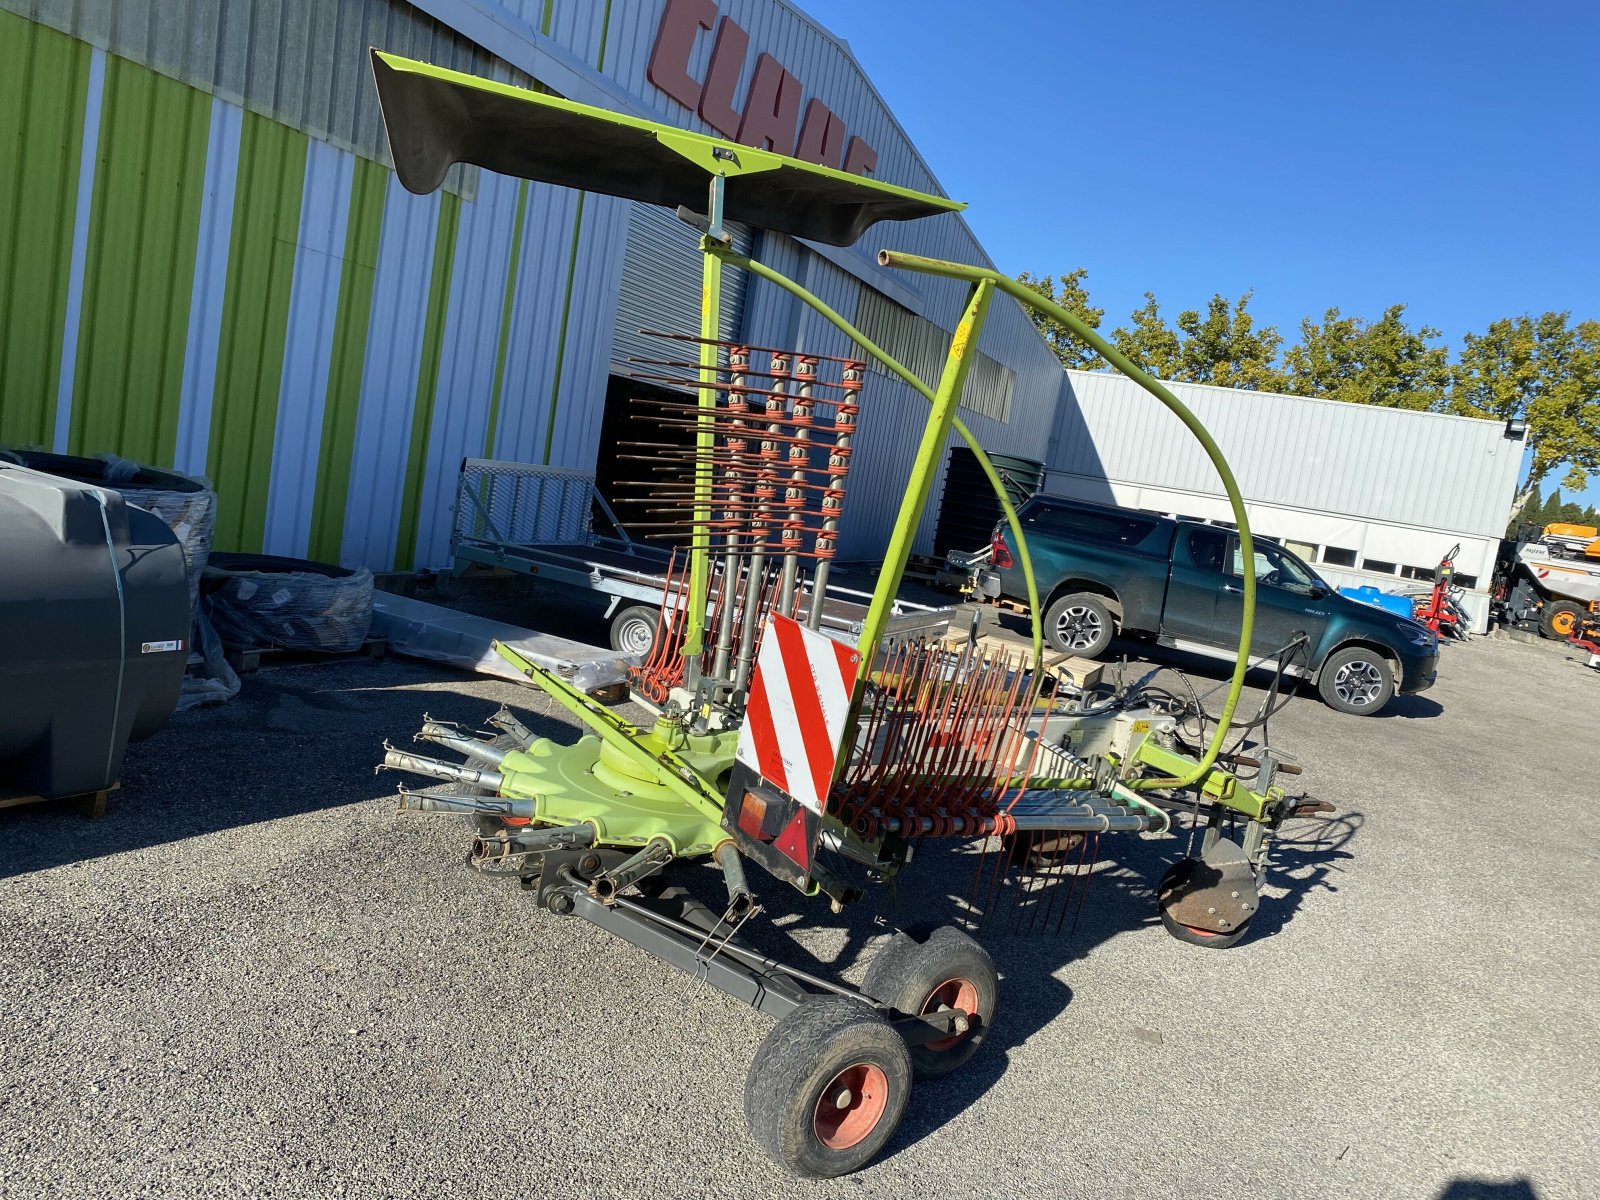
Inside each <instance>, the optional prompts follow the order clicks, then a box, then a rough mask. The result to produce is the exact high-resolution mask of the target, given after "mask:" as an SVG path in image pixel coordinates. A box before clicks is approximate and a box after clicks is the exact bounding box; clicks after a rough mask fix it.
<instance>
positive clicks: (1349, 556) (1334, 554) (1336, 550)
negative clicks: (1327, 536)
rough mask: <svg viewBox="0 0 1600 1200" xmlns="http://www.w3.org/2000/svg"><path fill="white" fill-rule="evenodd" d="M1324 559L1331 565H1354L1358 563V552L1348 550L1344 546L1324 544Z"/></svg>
mask: <svg viewBox="0 0 1600 1200" xmlns="http://www.w3.org/2000/svg"><path fill="white" fill-rule="evenodd" d="M1322 561H1323V562H1325V563H1327V564H1328V565H1329V566H1330V567H1353V566H1355V565H1356V552H1355V551H1354V550H1346V549H1345V548H1344V547H1343V546H1324V547H1323V548H1322Z"/></svg>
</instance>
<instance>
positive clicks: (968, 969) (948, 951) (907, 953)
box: [861, 925, 1000, 1079]
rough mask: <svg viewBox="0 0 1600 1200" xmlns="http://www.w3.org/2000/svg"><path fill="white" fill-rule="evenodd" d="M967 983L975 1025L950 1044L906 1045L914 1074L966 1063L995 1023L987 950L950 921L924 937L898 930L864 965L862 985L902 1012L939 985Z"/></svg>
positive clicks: (925, 1001) (994, 975) (930, 1074)
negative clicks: (969, 987)
mask: <svg viewBox="0 0 1600 1200" xmlns="http://www.w3.org/2000/svg"><path fill="white" fill-rule="evenodd" d="M957 981H960V982H965V983H966V984H969V985H970V986H971V987H972V989H973V994H974V998H975V999H976V1007H975V1008H974V1009H973V1010H971V1011H974V1012H976V1013H977V1015H978V1018H979V1025H978V1028H977V1029H976V1030H975V1031H974V1032H971V1033H967V1034H964V1035H962V1037H961V1040H960V1041H958V1042H956V1043H955V1044H954V1045H953V1046H947V1047H944V1048H942V1049H934V1048H933V1046H931V1045H930V1046H910V1047H907V1049H909V1050H910V1052H911V1069H912V1074H913V1075H914V1076H915V1077H916V1078H917V1079H938V1078H940V1077H941V1076H944V1075H948V1074H950V1073H951V1072H952V1071H955V1070H957V1069H959V1068H960V1067H963V1066H965V1065H966V1063H967V1060H968V1059H970V1058H971V1057H972V1056H973V1055H974V1054H976V1053H977V1052H978V1047H979V1046H980V1045H982V1043H983V1039H984V1037H985V1035H987V1033H988V1032H989V1026H990V1025H991V1024H992V1023H993V1022H994V1010H995V1004H996V1002H997V1000H998V998H999V993H1000V974H999V972H998V971H996V970H995V967H994V960H993V959H992V958H990V957H989V952H988V951H987V950H985V949H984V948H983V947H982V946H980V945H978V943H977V942H975V941H973V940H972V939H971V938H970V937H968V936H967V935H966V934H965V933H963V932H962V931H961V930H959V929H957V928H955V926H953V925H941V926H940V927H939V928H937V929H935V930H933V931H932V932H931V933H930V934H928V935H927V936H926V937H917V936H914V935H910V934H905V933H899V934H896V935H895V937H894V940H893V941H891V942H890V943H889V944H888V945H887V946H885V947H884V948H883V949H882V950H880V951H879V952H878V954H877V956H876V957H875V958H873V960H872V962H871V963H870V964H869V965H868V966H867V974H866V978H865V979H863V980H862V983H861V990H862V991H863V992H865V993H866V994H867V995H869V996H871V997H872V998H873V999H874V1000H878V1001H881V1002H882V1003H884V1004H890V1005H893V1006H894V1007H895V1008H898V1009H899V1010H900V1011H901V1012H903V1013H910V1014H913V1015H915V1014H919V1013H921V1012H923V1011H924V1010H925V1009H926V1008H927V1007H928V1006H929V1004H930V1003H931V1002H932V999H933V993H934V991H935V990H936V989H938V988H939V987H940V985H942V984H948V983H952V982H957Z"/></svg>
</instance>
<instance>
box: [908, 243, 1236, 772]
mask: <svg viewBox="0 0 1600 1200" xmlns="http://www.w3.org/2000/svg"><path fill="white" fill-rule="evenodd" d="M878 261H879V262H880V263H881V264H883V265H884V266H886V267H900V268H903V269H904V270H908V271H920V272H922V273H923V274H927V275H938V276H942V277H943V278H946V279H963V280H966V281H967V282H969V283H974V284H976V283H979V282H982V281H988V282H990V283H992V284H993V285H994V286H995V287H997V288H999V289H1000V290H1001V291H1003V292H1005V293H1006V294H1007V295H1009V296H1011V297H1013V298H1014V299H1016V300H1017V301H1018V302H1019V303H1021V304H1024V305H1027V306H1028V307H1029V308H1034V309H1037V310H1038V311H1040V312H1042V313H1044V314H1045V315H1046V316H1048V317H1051V318H1053V319H1054V320H1057V321H1059V322H1061V324H1063V325H1065V326H1066V327H1067V328H1068V329H1070V330H1071V331H1072V333H1073V335H1074V336H1076V337H1077V338H1078V339H1079V340H1080V341H1082V342H1084V343H1086V344H1087V345H1089V346H1090V347H1092V348H1093V349H1094V350H1095V351H1096V352H1097V353H1099V354H1100V356H1101V357H1103V358H1104V359H1105V360H1106V361H1107V362H1109V363H1110V364H1111V365H1112V366H1114V367H1116V368H1117V370H1119V371H1121V372H1122V373H1123V374H1124V375H1126V376H1128V378H1130V379H1132V380H1133V381H1134V382H1135V383H1137V384H1138V385H1139V386H1140V387H1142V388H1144V390H1145V391H1147V392H1149V393H1150V394H1151V395H1152V396H1154V397H1155V398H1156V399H1157V400H1159V401H1161V403H1162V404H1164V405H1166V407H1167V408H1168V409H1169V410H1170V411H1171V412H1172V414H1173V415H1174V416H1176V417H1177V418H1178V420H1180V421H1182V422H1183V424H1184V427H1185V428H1187V429H1188V430H1189V432H1190V433H1192V434H1194V436H1195V439H1196V440H1197V441H1199V443H1200V444H1201V446H1203V447H1204V448H1205V452H1206V457H1207V458H1209V459H1210V460H1211V465H1212V466H1213V467H1215V468H1216V470H1217V475H1218V476H1219V477H1220V478H1221V479H1222V486H1223V488H1224V490H1225V491H1226V492H1227V493H1228V504H1229V506H1230V507H1231V508H1232V509H1233V519H1234V521H1235V523H1236V524H1237V525H1238V527H1239V552H1240V555H1241V557H1242V558H1243V560H1244V562H1246V563H1249V564H1253V563H1254V562H1255V543H1254V542H1253V541H1252V540H1251V537H1250V520H1249V516H1248V515H1247V514H1246V512H1245V508H1244V497H1243V495H1241V494H1240V492H1239V485H1238V483H1237V482H1236V481H1235V480H1234V477H1233V471H1232V470H1231V469H1230V468H1229V466H1228V463H1227V460H1226V459H1224V458H1223V457H1222V451H1221V449H1219V448H1218V446H1217V443H1216V441H1215V440H1214V439H1213V438H1212V436H1211V434H1210V433H1208V432H1207V431H1206V428H1205V426H1204V425H1202V424H1200V421H1199V418H1197V417H1196V416H1195V415H1194V413H1192V412H1190V411H1189V408H1188V406H1187V405H1185V404H1184V403H1183V401H1181V400H1179V399H1178V398H1177V397H1176V396H1174V395H1173V394H1172V393H1171V392H1169V391H1168V390H1167V389H1166V388H1165V387H1163V386H1162V384H1161V382H1160V380H1158V379H1156V378H1155V377H1154V376H1153V375H1150V374H1148V373H1147V372H1145V371H1143V370H1141V369H1140V368H1139V367H1137V366H1136V365H1134V363H1133V362H1132V361H1131V360H1130V359H1128V358H1127V357H1126V356H1125V355H1123V354H1121V353H1120V352H1119V351H1118V350H1117V349H1116V348H1115V347H1114V346H1112V345H1111V343H1109V342H1107V341H1106V340H1105V339H1104V338H1102V337H1101V336H1100V335H1099V334H1097V333H1096V332H1095V331H1094V330H1093V329H1091V328H1089V326H1088V325H1086V324H1084V322H1083V321H1082V320H1081V319H1080V318H1079V317H1077V316H1075V315H1074V314H1072V313H1070V312H1068V311H1067V310H1066V309H1064V308H1062V307H1061V306H1060V305H1059V304H1056V303H1055V302H1054V301H1051V300H1046V299H1045V298H1044V297H1043V296H1041V295H1039V294H1038V293H1037V292H1034V291H1031V290H1029V289H1028V288H1025V287H1023V286H1022V284H1020V283H1018V282H1017V281H1016V280H1015V279H1012V278H1011V277H1010V276H1008V275H1002V274H1000V273H999V272H998V271H995V270H992V269H989V268H986V267H973V266H967V265H965V264H962V263H951V262H943V261H941V260H939V259H935V258H923V257H921V256H920V255H916V254H902V253H898V252H894V251H888V250H885V251H882V252H881V253H879V255H878ZM1018 540H1019V541H1020V540H1021V535H1020V533H1019V534H1018ZM1242 574H1243V575H1244V616H1243V619H1242V620H1241V622H1240V625H1239V653H1238V655H1237V657H1236V658H1235V659H1234V664H1233V676H1232V678H1231V679H1230V680H1229V684H1228V699H1227V701H1226V703H1224V704H1223V706H1222V715H1221V717H1220V718H1219V719H1218V721H1217V732H1216V734H1215V735H1214V736H1213V737H1212V739H1211V744H1210V745H1209V746H1207V747H1206V751H1205V753H1204V754H1203V755H1202V756H1201V758H1200V761H1199V762H1198V763H1197V764H1196V765H1195V766H1194V767H1193V768H1192V769H1191V770H1189V771H1188V772H1186V773H1184V774H1183V775H1174V776H1170V777H1165V778H1157V779H1139V780H1133V781H1131V782H1130V784H1129V786H1130V787H1133V788H1136V789H1138V790H1140V791H1148V790H1150V789H1153V788H1184V787H1192V786H1193V785H1194V784H1196V783H1198V782H1199V781H1200V780H1201V779H1203V778H1204V777H1205V775H1206V773H1207V772H1208V771H1210V769H1211V768H1212V766H1213V765H1215V763H1216V761H1217V756H1218V755H1219V754H1220V753H1221V752H1222V743H1223V741H1224V740H1225V739H1226V737H1227V735H1228V727H1229V725H1230V723H1231V722H1232V721H1233V713H1234V710H1235V709H1236V708H1237V707H1238V705H1239V694H1240V693H1241V692H1242V691H1243V690H1244V677H1245V673H1246V672H1247V671H1248V670H1249V669H1250V638H1251V634H1252V633H1253V632H1254V630H1255V613H1256V575H1255V571H1254V569H1250V570H1246V571H1243V572H1242ZM1029 599H1030V602H1031V601H1032V600H1033V595H1032V593H1030V596H1029Z"/></svg>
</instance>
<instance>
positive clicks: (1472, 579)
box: [1456, 575, 1478, 588]
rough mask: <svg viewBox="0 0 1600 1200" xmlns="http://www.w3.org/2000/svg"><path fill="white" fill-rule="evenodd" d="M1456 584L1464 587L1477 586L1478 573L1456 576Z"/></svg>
mask: <svg viewBox="0 0 1600 1200" xmlns="http://www.w3.org/2000/svg"><path fill="white" fill-rule="evenodd" d="M1456 586H1457V587H1464V588H1475V587H1477V586H1478V577H1477V576H1476V575H1457V576H1456Z"/></svg>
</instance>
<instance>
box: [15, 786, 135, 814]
mask: <svg viewBox="0 0 1600 1200" xmlns="http://www.w3.org/2000/svg"><path fill="white" fill-rule="evenodd" d="M121 787H122V785H121V784H120V783H113V784H112V785H111V786H110V787H108V788H101V789H100V790H99V791H97V792H80V793H78V794H77V795H75V796H34V795H31V794H29V793H28V792H18V791H13V790H11V789H10V788H0V808H15V807H17V806H18V805H20V804H45V803H49V802H50V801H55V802H56V803H58V804H66V803H69V802H71V803H76V804H81V805H82V806H83V811H84V815H85V816H88V817H103V816H105V815H106V800H107V798H108V797H110V795H111V793H112V792H115V791H117V790H119V789H120V788H121Z"/></svg>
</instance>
